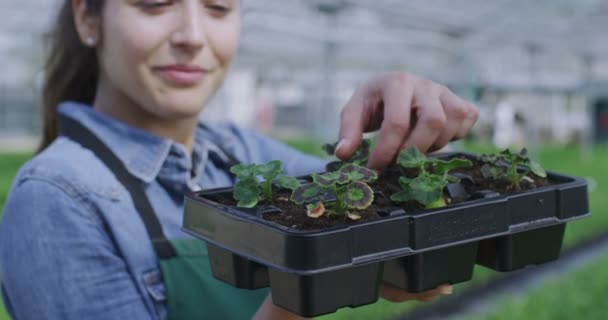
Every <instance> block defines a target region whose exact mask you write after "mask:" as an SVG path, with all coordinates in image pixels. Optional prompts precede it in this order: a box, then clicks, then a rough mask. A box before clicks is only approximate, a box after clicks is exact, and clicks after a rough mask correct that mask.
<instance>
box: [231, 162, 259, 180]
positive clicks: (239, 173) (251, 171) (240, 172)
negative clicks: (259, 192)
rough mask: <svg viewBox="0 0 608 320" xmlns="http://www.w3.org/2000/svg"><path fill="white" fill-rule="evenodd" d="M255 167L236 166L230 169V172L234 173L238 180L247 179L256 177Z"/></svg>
mask: <svg viewBox="0 0 608 320" xmlns="http://www.w3.org/2000/svg"><path fill="white" fill-rule="evenodd" d="M256 167H257V165H256V164H255V163H254V164H237V165H234V166H232V167H230V172H232V173H234V174H235V175H236V177H237V178H239V179H247V178H252V177H255V176H256Z"/></svg>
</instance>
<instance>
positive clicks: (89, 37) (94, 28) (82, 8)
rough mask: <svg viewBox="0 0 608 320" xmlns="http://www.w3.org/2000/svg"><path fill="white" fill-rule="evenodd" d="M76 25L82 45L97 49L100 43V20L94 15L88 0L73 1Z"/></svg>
mask: <svg viewBox="0 0 608 320" xmlns="http://www.w3.org/2000/svg"><path fill="white" fill-rule="evenodd" d="M72 12H73V13H74V25H75V26H76V31H77V32H78V36H79V37H80V40H81V41H82V43H84V45H85V46H87V47H95V45H97V43H98V42H99V18H98V17H97V16H95V15H92V14H91V12H90V11H89V8H88V6H87V1H86V0H72Z"/></svg>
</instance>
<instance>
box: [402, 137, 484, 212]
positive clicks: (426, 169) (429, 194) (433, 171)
mask: <svg viewBox="0 0 608 320" xmlns="http://www.w3.org/2000/svg"><path fill="white" fill-rule="evenodd" d="M397 163H398V164H399V165H401V166H402V167H404V168H414V169H417V170H418V175H417V176H416V177H415V178H412V179H409V178H407V177H404V176H402V177H400V178H399V186H400V187H401V189H402V190H401V191H399V192H397V193H394V194H392V195H391V200H392V201H395V202H405V201H410V200H415V201H417V202H418V203H420V204H422V205H424V206H425V208H428V209H430V208H439V207H444V206H445V205H446V203H445V199H444V197H443V189H444V188H445V187H446V186H447V185H448V184H450V183H454V182H458V181H459V179H458V178H456V177H454V176H450V175H449V174H448V173H449V172H450V170H452V169H456V168H464V167H470V166H472V165H473V164H472V163H471V161H469V160H466V159H459V158H452V159H450V160H448V161H445V160H441V159H435V158H427V157H426V156H425V155H424V154H422V153H421V152H420V151H418V149H417V148H416V147H411V148H408V149H405V150H402V151H401V152H400V153H399V156H398V158H397Z"/></svg>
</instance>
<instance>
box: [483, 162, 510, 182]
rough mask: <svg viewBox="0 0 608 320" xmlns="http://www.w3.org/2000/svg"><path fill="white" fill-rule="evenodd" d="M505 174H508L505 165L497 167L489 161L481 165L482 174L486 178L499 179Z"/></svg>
mask: <svg viewBox="0 0 608 320" xmlns="http://www.w3.org/2000/svg"><path fill="white" fill-rule="evenodd" d="M504 174H506V170H505V168H503V167H497V166H494V165H490V164H487V163H486V164H484V165H483V166H481V175H482V176H483V177H484V178H486V179H497V178H499V177H501V176H502V175H504Z"/></svg>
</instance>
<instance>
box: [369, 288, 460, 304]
mask: <svg viewBox="0 0 608 320" xmlns="http://www.w3.org/2000/svg"><path fill="white" fill-rule="evenodd" d="M453 290H454V289H453V288H452V286H451V285H447V284H444V285H441V286H439V287H437V288H435V289H433V290H429V291H424V292H419V293H409V292H407V291H404V290H401V289H399V288H396V287H393V286H390V285H386V284H384V285H382V287H380V296H381V297H382V298H384V299H386V300H388V301H392V302H403V301H410V300H418V301H424V302H429V301H432V300H433V299H435V298H436V297H438V296H440V295H449V294H452V291H453Z"/></svg>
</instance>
